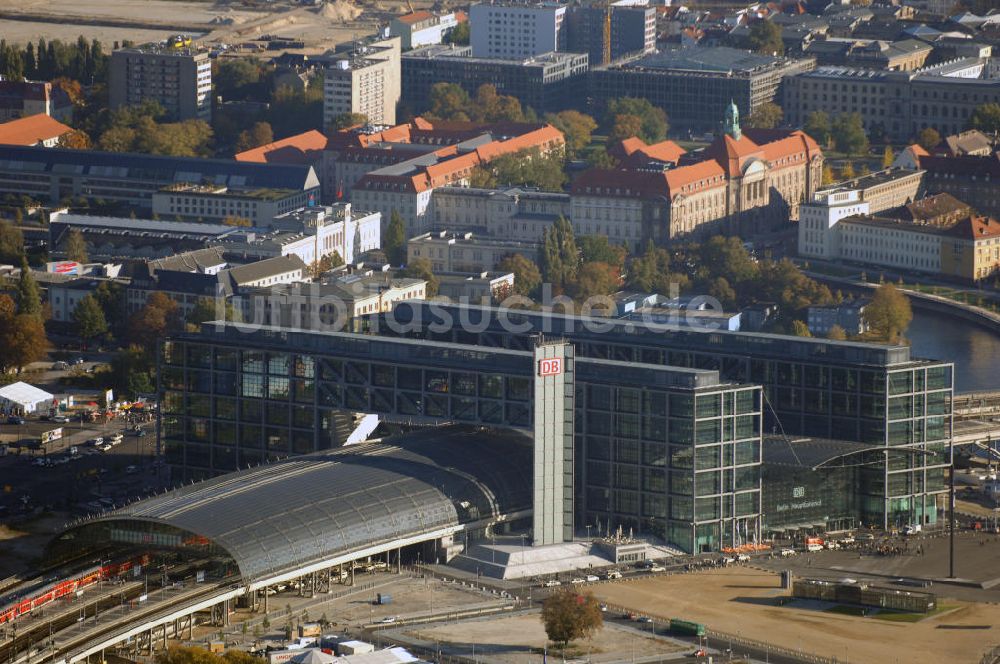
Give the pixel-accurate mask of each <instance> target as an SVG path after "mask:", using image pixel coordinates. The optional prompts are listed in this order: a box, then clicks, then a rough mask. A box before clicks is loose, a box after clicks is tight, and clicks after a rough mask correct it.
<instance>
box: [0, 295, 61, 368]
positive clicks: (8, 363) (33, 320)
mask: <svg viewBox="0 0 1000 664" xmlns="http://www.w3.org/2000/svg"><path fill="white" fill-rule="evenodd" d="M2 297H6V296H2ZM7 299H8V300H9V298H7ZM0 308H2V309H3V314H0V372H4V373H6V372H7V371H9V370H11V369H15V370H16V371H18V372H20V370H21V369H22V368H24V367H26V366H27V365H29V364H31V363H32V362H37V361H39V360H42V359H44V358H45V354H46V352H47V351H48V347H49V342H48V338H47V337H46V336H45V322H44V321H43V320H42V317H41V316H40V315H38V314H26V313H18V314H13V313H11V312H10V309H9V308H8V306H7V305H6V304H5V305H3V306H2V307H0Z"/></svg>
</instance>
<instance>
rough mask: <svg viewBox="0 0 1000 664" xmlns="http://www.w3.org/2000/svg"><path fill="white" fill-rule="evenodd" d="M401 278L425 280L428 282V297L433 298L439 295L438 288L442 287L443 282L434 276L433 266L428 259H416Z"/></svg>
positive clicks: (402, 273) (403, 272)
mask: <svg viewBox="0 0 1000 664" xmlns="http://www.w3.org/2000/svg"><path fill="white" fill-rule="evenodd" d="M400 274H401V276H404V277H411V278H414V279H423V280H424V281H426V282H427V297H428V298H431V297H434V296H435V295H437V292H438V288H439V287H440V285H441V281H440V280H439V279H438V278H437V277H436V276H434V270H433V268H432V266H431V262H430V260H429V259H427V258H415V259H413V260H412V261H411V262H410V263H409V264H408V265H407V266H406V269H405V270H403V271H402V272H401V273H400Z"/></svg>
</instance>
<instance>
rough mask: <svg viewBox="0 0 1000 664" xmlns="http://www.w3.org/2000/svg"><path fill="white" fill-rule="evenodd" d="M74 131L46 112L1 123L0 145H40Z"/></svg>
mask: <svg viewBox="0 0 1000 664" xmlns="http://www.w3.org/2000/svg"><path fill="white" fill-rule="evenodd" d="M71 131H73V128H72V127H69V126H67V125H64V124H63V123H61V122H59V121H58V120H55V119H53V118H51V117H49V116H48V115H45V114H44V113H39V114H38V115H29V116H28V117H26V118H18V119H17V120H11V121H9V122H4V123H2V124H0V145H38V144H39V143H41V142H43V141H48V140H51V139H53V138H58V137H60V136H62V135H63V134H68V133H69V132H71Z"/></svg>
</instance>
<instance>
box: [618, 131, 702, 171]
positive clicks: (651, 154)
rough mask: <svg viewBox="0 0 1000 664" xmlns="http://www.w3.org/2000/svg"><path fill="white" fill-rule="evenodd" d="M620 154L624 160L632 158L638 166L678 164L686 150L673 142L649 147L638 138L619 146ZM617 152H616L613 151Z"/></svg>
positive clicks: (663, 142)
mask: <svg viewBox="0 0 1000 664" xmlns="http://www.w3.org/2000/svg"><path fill="white" fill-rule="evenodd" d="M618 147H619V149H618V150H617V152H618V154H619V155H621V157H622V158H629V157H632V158H634V159H635V160H636V165H637V166H644V165H645V163H639V162H640V161H641V162H649V161H663V162H668V163H677V161H678V160H679V159H680V158H681V155H683V154H685V152H686V150H685V149H684V148H682V147H681V146H679V145H677V144H676V143H674V142H673V141H661V142H659V143H654V144H653V145H647V144H646V143H645V141H643V140H642V139H641V138H639V137H637V136H633V137H632V138H626V139H625V140H624V141H622V142H621V143H620V144H619V146H618ZM612 151H613V152H615V151H616V150H614V149H613V150H612Z"/></svg>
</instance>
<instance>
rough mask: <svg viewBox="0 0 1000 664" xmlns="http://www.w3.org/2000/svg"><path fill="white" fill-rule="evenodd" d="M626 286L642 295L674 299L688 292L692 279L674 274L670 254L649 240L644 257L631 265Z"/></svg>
mask: <svg viewBox="0 0 1000 664" xmlns="http://www.w3.org/2000/svg"><path fill="white" fill-rule="evenodd" d="M626 286H627V288H629V289H630V290H634V291H639V292H640V293H659V294H661V295H666V296H667V297H674V296H675V295H680V294H681V293H682V292H683V291H685V290H687V288H688V287H689V286H690V279H689V278H688V277H687V275H684V274H679V273H676V272H672V271H671V259H670V253H669V252H668V251H667V250H666V249H664V248H662V247H657V246H656V245H655V244H654V243H653V241H652V240H649V241H648V242H647V243H646V248H645V250H644V251H643V253H642V255H641V256H637V257H635V258H633V259H632V261H631V262H630V263H629V266H628V277H627V280H626Z"/></svg>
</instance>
